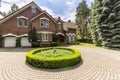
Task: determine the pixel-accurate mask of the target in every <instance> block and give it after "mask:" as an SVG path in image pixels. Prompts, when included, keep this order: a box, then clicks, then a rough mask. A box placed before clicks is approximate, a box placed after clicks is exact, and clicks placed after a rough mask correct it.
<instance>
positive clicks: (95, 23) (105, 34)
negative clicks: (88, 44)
mask: <svg viewBox="0 0 120 80" xmlns="http://www.w3.org/2000/svg"><path fill="white" fill-rule="evenodd" d="M91 30H92V38H93V40H94V43H95V44H97V45H98V44H99V45H103V46H105V47H108V48H119V49H120V1H119V0H95V2H94V4H93V6H92V10H91Z"/></svg>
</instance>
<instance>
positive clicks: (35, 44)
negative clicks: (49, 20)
mask: <svg viewBox="0 0 120 80" xmlns="http://www.w3.org/2000/svg"><path fill="white" fill-rule="evenodd" d="M28 40H29V42H30V43H31V44H32V47H38V46H39V44H40V43H39V42H38V37H37V33H36V29H35V28H33V29H32V30H31V31H30V32H29V37H28Z"/></svg>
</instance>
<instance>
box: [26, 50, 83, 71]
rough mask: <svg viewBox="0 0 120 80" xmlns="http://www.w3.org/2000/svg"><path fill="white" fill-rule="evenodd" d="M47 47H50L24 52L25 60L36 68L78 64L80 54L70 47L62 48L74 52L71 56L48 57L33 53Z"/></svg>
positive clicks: (53, 67)
mask: <svg viewBox="0 0 120 80" xmlns="http://www.w3.org/2000/svg"><path fill="white" fill-rule="evenodd" d="M48 49H52V48H39V49H35V50H32V51H30V52H28V53H27V54H26V62H27V63H29V64H31V65H33V66H35V67H38V68H49V69H55V68H64V67H70V66H73V65H75V64H78V63H79V62H80V60H81V55H80V52H79V50H76V49H71V48H62V49H66V50H70V51H72V52H73V53H74V54H73V55H71V56H65V57H57V58H53V57H51V58H49V57H43V56H37V55H35V54H36V53H37V52H40V51H43V50H48ZM57 49H59V48H57Z"/></svg>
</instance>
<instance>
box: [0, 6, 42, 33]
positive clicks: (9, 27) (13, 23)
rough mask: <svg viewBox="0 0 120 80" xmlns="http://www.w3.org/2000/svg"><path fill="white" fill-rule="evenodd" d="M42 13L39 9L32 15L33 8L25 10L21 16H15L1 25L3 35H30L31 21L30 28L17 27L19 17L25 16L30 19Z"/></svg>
mask: <svg viewBox="0 0 120 80" xmlns="http://www.w3.org/2000/svg"><path fill="white" fill-rule="evenodd" d="M39 13H41V12H40V11H39V10H38V9H37V10H36V14H32V13H31V7H29V8H27V9H25V10H23V11H22V12H20V13H19V14H17V15H15V16H13V17H12V18H10V19H8V20H7V21H5V22H3V23H2V24H1V25H0V33H1V34H7V33H13V34H16V35H20V34H24V33H28V32H29V31H30V29H31V25H30V21H29V20H28V21H29V27H27V28H26V27H18V26H17V17H19V16H25V17H27V18H29V19H31V18H33V17H34V16H36V15H38V14H39Z"/></svg>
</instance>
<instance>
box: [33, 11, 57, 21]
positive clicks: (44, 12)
mask: <svg viewBox="0 0 120 80" xmlns="http://www.w3.org/2000/svg"><path fill="white" fill-rule="evenodd" d="M43 14H46V15H47V16H49V17H50V18H51V19H52V20H53V21H54V22H55V23H56V20H55V19H54V18H53V17H52V16H51V15H50V14H48V13H47V12H46V11H43V12H42V13H40V14H38V15H36V16H35V17H33V18H32V19H31V20H32V21H33V20H35V19H36V18H38V17H39V16H41V15H43Z"/></svg>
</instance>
